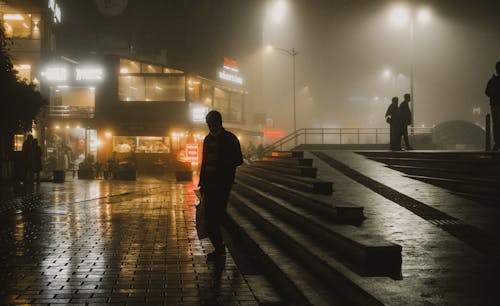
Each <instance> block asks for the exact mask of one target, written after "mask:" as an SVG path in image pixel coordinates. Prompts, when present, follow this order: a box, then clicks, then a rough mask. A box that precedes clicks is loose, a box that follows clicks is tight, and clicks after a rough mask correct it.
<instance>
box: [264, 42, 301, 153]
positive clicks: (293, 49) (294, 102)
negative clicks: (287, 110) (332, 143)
mask: <svg viewBox="0 0 500 306" xmlns="http://www.w3.org/2000/svg"><path fill="white" fill-rule="evenodd" d="M267 49H268V50H278V51H281V52H284V53H286V54H288V55H290V56H291V57H292V85H293V131H294V132H295V131H297V103H296V94H295V56H296V55H298V54H299V51H297V50H295V48H292V49H283V48H278V47H274V46H272V45H270V46H268V47H267ZM295 145H297V137H295Z"/></svg>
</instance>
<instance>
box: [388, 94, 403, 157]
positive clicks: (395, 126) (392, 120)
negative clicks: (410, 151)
mask: <svg viewBox="0 0 500 306" xmlns="http://www.w3.org/2000/svg"><path fill="white" fill-rule="evenodd" d="M398 101H399V99H398V97H394V98H392V103H391V105H389V108H387V111H386V112H385V121H387V123H389V126H390V142H391V151H401V118H400V116H399V107H398Z"/></svg>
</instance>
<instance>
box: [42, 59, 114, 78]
mask: <svg viewBox="0 0 500 306" xmlns="http://www.w3.org/2000/svg"><path fill="white" fill-rule="evenodd" d="M41 75H42V77H43V78H44V79H45V80H46V81H50V82H52V83H58V82H60V83H64V82H66V81H68V82H72V81H78V82H85V83H89V82H92V83H95V82H100V81H102V80H103V78H104V69H103V68H102V67H99V66H86V65H84V66H81V65H78V66H76V67H74V68H73V67H70V66H67V65H61V64H52V65H49V66H47V67H45V69H44V70H43V71H42V72H41Z"/></svg>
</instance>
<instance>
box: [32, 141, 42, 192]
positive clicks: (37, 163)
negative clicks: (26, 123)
mask: <svg viewBox="0 0 500 306" xmlns="http://www.w3.org/2000/svg"><path fill="white" fill-rule="evenodd" d="M42 155H43V153H42V148H41V147H40V145H39V144H38V139H33V172H34V173H35V180H36V183H37V184H40V171H42Z"/></svg>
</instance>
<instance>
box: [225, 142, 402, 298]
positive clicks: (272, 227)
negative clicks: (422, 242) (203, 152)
mask: <svg viewBox="0 0 500 306" xmlns="http://www.w3.org/2000/svg"><path fill="white" fill-rule="evenodd" d="M316 170H317V169H316V168H315V167H314V166H313V160H312V159H304V158H303V154H302V152H298V151H293V152H273V153H272V154H271V156H266V157H264V158H262V160H260V161H256V162H254V163H252V164H250V165H245V166H242V167H240V168H239V169H238V172H237V175H236V184H235V185H234V187H233V190H232V192H231V196H230V205H229V208H228V215H229V217H230V220H232V223H233V224H234V226H235V227H236V228H237V230H238V232H239V235H238V236H239V237H240V238H241V241H242V242H243V243H245V245H246V246H248V247H249V248H250V249H251V251H252V253H254V254H258V258H259V262H260V263H261V264H262V266H263V267H264V268H265V270H266V271H268V276H269V278H270V279H271V280H272V281H273V283H274V284H275V286H277V288H279V289H281V291H282V292H283V293H284V296H287V297H289V301H288V303H289V304H297V305H382V304H383V303H382V302H381V301H380V298H379V297H377V296H374V294H373V293H370V292H369V291H368V290H366V289H365V288H364V287H363V285H362V284H363V279H365V278H380V277H382V278H392V279H397V278H398V277H399V276H400V273H401V261H402V259H401V246H399V245H397V244H394V243H392V242H390V241H387V240H385V239H384V238H383V237H381V236H378V235H376V234H375V233H367V232H364V231H362V230H360V228H358V227H357V226H358V225H359V224H361V222H362V221H363V219H364V216H363V207H361V206H358V205H354V204H352V203H331V201H330V200H328V199H329V197H328V195H331V194H332V192H333V182H326V181H322V180H319V179H317V178H316V174H317V171H316Z"/></svg>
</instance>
